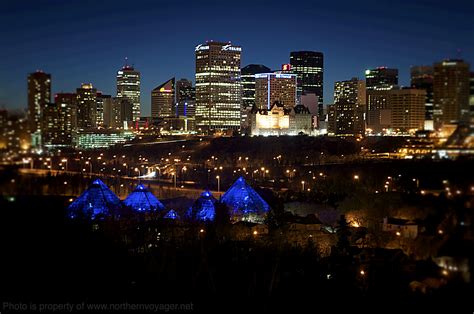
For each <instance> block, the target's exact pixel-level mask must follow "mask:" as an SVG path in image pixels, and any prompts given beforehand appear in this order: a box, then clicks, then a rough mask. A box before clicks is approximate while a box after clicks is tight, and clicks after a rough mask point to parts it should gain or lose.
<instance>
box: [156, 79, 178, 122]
mask: <svg viewBox="0 0 474 314" xmlns="http://www.w3.org/2000/svg"><path fill="white" fill-rule="evenodd" d="M174 104H175V79H174V77H173V78H172V79H169V80H168V81H166V82H164V83H163V84H161V85H160V86H158V87H156V88H154V89H153V90H152V91H151V117H152V118H169V117H172V116H174V112H173V109H174Z"/></svg>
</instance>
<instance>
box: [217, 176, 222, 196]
mask: <svg viewBox="0 0 474 314" xmlns="http://www.w3.org/2000/svg"><path fill="white" fill-rule="evenodd" d="M216 179H217V193H219V192H220V191H221V177H220V176H216Z"/></svg>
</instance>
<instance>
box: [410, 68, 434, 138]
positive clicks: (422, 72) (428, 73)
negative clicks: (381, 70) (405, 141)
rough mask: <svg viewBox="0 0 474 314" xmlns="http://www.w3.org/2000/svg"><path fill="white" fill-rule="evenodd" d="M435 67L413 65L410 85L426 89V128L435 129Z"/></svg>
mask: <svg viewBox="0 0 474 314" xmlns="http://www.w3.org/2000/svg"><path fill="white" fill-rule="evenodd" d="M433 74H434V70H433V67H432V66H430V65H420V66H413V67H411V68H410V85H411V87H413V88H416V89H423V90H425V91H426V100H425V129H428V130H432V129H433Z"/></svg>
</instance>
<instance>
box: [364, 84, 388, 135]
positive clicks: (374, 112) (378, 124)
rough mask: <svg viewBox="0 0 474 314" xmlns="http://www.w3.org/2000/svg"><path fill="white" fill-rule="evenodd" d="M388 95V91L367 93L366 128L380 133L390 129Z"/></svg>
mask: <svg viewBox="0 0 474 314" xmlns="http://www.w3.org/2000/svg"><path fill="white" fill-rule="evenodd" d="M388 95H389V90H370V91H369V90H368V91H367V116H366V118H367V127H368V128H369V129H371V130H373V131H374V132H381V131H382V130H383V129H386V128H389V127H390V123H391V113H390V108H389V104H388Z"/></svg>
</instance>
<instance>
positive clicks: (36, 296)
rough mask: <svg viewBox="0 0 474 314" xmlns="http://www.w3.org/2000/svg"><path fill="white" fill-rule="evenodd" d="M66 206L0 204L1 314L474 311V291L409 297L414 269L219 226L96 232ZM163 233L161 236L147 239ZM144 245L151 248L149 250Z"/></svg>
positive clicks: (25, 201) (49, 201) (54, 202)
mask: <svg viewBox="0 0 474 314" xmlns="http://www.w3.org/2000/svg"><path fill="white" fill-rule="evenodd" d="M66 204H67V199H66V198H61V197H40V196H37V197H21V196H20V197H17V198H16V199H15V201H14V202H11V201H8V200H6V199H3V200H2V201H1V206H0V207H1V218H0V222H1V228H0V230H1V233H2V235H1V239H2V263H1V268H2V278H1V281H0V282H1V283H0V285H1V301H2V306H3V310H2V313H21V312H24V313H26V312H29V311H33V312H35V311H36V312H40V310H41V312H43V313H50V312H56V313H64V312H70V309H71V310H73V311H76V312H96V313H98V312H101V313H108V312H111V311H114V312H120V311H122V310H128V311H132V312H136V313H147V312H153V311H157V310H158V311H167V310H169V311H180V312H186V311H187V312H191V311H198V312H203V311H208V310H211V309H215V310H220V311H222V312H242V311H244V312H257V311H258V312H261V311H269V312H274V311H277V310H278V311H280V312H281V311H282V310H284V311H289V312H291V313H293V312H299V311H301V310H303V309H308V310H309V311H310V312H315V313H317V312H319V311H321V310H322V308H328V307H329V308H330V309H331V308H332V309H333V310H334V311H339V310H342V309H344V310H351V312H362V311H364V312H365V311H367V310H375V311H377V310H378V309H380V310H382V312H386V311H391V310H395V309H401V310H403V309H405V310H410V309H415V308H420V309H422V310H428V309H429V308H433V307H434V308H436V307H437V306H438V305H440V304H446V305H449V304H452V305H454V304H455V305H456V309H457V311H456V312H457V313H461V312H462V310H461V309H466V310H465V312H466V313H471V312H472V310H473V308H474V307H473V306H472V300H471V299H472V295H474V294H473V289H472V286H466V285H460V284H459V285H457V284H452V285H447V286H445V287H443V288H442V289H438V290H435V291H433V292H431V293H427V294H421V293H413V292H412V291H410V290H409V288H408V283H409V282H410V281H411V280H414V279H416V276H417V269H416V267H419V265H416V264H414V265H412V267H415V268H414V270H411V271H410V272H407V271H406V269H404V267H405V265H404V266H402V265H401V264H398V262H395V261H392V262H390V261H389V262H383V263H379V264H377V265H376V264H374V265H371V266H370V267H371V268H370V269H371V270H370V275H368V276H365V277H363V276H361V275H360V273H359V272H360V268H359V264H358V263H359V262H358V261H356V260H354V259H353V258H352V257H350V256H345V257H341V256H333V257H326V258H322V257H321V256H319V255H318V252H317V251H315V250H311V247H309V248H306V249H294V248H288V247H282V246H279V245H278V244H277V243H261V242H259V241H239V242H237V241H230V240H221V241H216V237H215V234H216V232H217V231H216V228H214V227H212V226H207V229H206V235H205V236H200V235H199V236H193V235H192V234H197V233H194V232H198V231H197V230H194V229H192V228H191V231H189V235H187V236H185V237H184V240H183V238H182V237H181V240H177V239H174V238H173V237H169V236H168V235H169V234H170V228H172V226H171V227H170V226H164V225H160V224H156V225H153V224H149V223H144V222H137V223H133V224H130V225H126V226H124V225H123V224H120V225H119V224H117V223H107V224H100V225H99V226H98V228H99V229H98V230H94V229H96V228H97V226H96V227H95V228H94V226H93V225H91V224H88V223H84V222H82V223H76V222H74V223H72V222H70V221H67V220H66V219H65V218H64V212H63V210H64V208H65V206H66ZM140 227H141V228H142V230H140V229H139V228H140ZM144 228H145V229H146V230H145V231H144V230H143V229H144ZM152 228H157V229H156V230H155V233H153V232H149V231H150V230H151V229H152ZM124 230H126V231H125V232H124ZM132 230H135V231H132ZM160 230H162V232H163V233H161V232H160V233H159V234H160V236H161V235H163V238H162V239H153V241H151V240H150V239H149V238H147V237H149V236H150V234H154V235H156V234H158V233H156V231H158V232H159V231H160ZM124 233H126V234H127V239H125V240H124ZM145 243H153V246H152V247H146V246H145V249H144V250H143V249H141V248H142V247H143V244H145ZM420 271H423V272H426V269H425V268H420ZM420 275H421V274H420ZM120 304H121V305H120ZM40 306H41V309H40V308H39V307H40ZM69 306H71V308H69ZM73 306H75V307H74V308H72V307H73ZM146 306H150V308H147V307H146ZM151 306H156V308H155V307H153V308H152V307H151ZM380 306H382V308H380Z"/></svg>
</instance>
